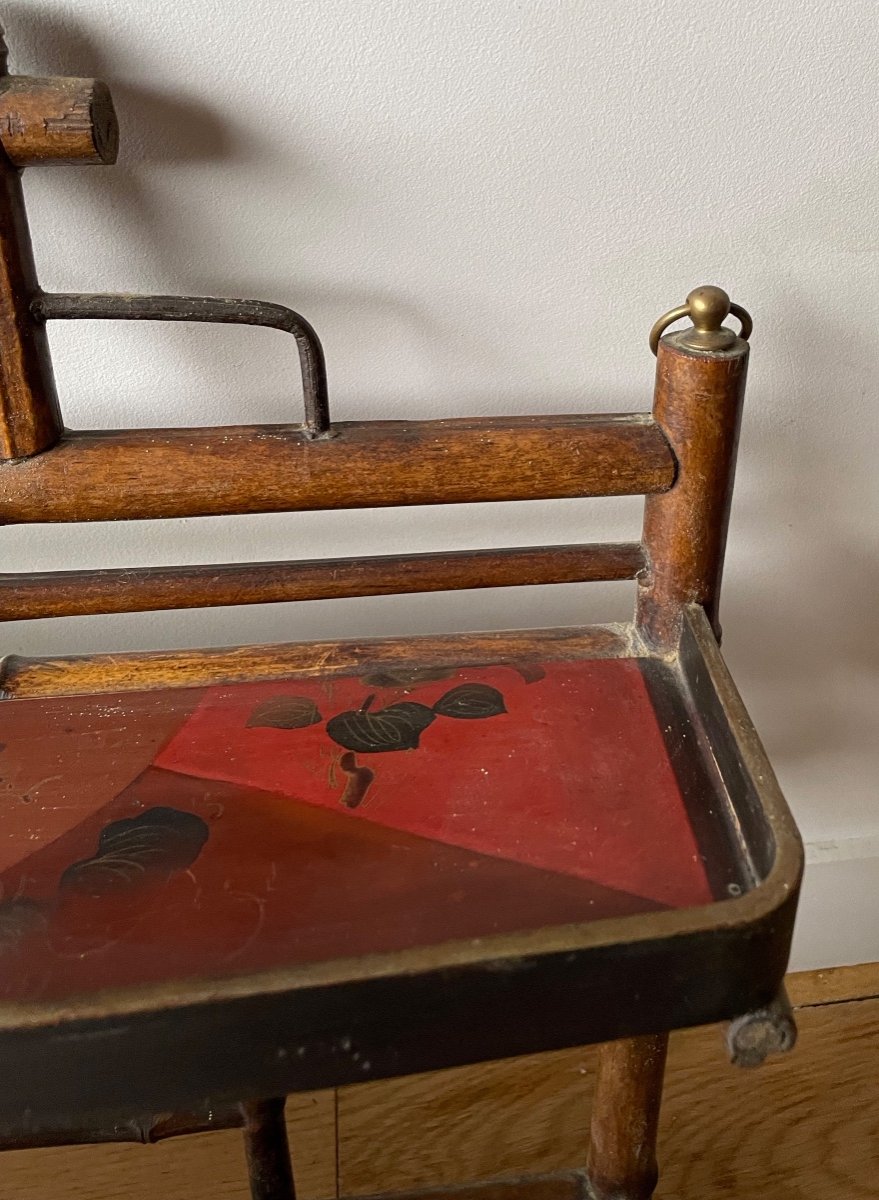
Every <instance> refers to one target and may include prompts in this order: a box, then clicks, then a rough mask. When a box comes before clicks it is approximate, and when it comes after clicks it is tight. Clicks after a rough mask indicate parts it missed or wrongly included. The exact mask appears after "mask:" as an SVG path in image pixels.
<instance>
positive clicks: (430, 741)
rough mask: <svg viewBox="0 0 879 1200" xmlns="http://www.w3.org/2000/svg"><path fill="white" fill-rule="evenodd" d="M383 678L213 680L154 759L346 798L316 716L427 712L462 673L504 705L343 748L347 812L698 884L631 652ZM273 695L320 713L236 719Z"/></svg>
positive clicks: (686, 898) (694, 851) (337, 752)
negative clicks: (287, 724) (351, 802)
mask: <svg viewBox="0 0 879 1200" xmlns="http://www.w3.org/2000/svg"><path fill="white" fill-rule="evenodd" d="M536 675H540V677H539V678H534V676H536ZM386 677H387V676H386V673H382V672H379V673H378V674H377V675H376V676H372V677H369V676H367V677H366V678H365V679H360V678H357V677H354V678H350V677H346V678H335V679H331V680H296V681H291V682H289V683H282V684H278V683H277V682H273V683H270V684H266V683H261V684H254V685H242V686H238V687H235V688H216V689H213V690H211V691H209V692H208V693H207V694H206V695H205V697H204V699H203V700H202V702H201V704H200V705H199V707H198V708H197V710H196V711H195V713H194V714H193V715H192V717H191V718H190V719H189V721H187V722H186V724H185V725H184V726H183V728H182V729H181V730H180V732H179V733H178V735H177V736H176V737H175V738H173V739H172V740H171V742H170V744H169V745H168V746H167V747H166V748H165V750H164V751H163V752H162V753H161V754H159V755H158V757H157V759H156V763H157V765H158V766H162V767H165V768H167V769H169V770H174V771H179V772H181V773H183V774H190V775H201V776H204V777H205V778H210V779H225V780H229V781H233V782H236V783H243V784H249V785H251V786H253V787H258V788H262V789H264V790H265V791H276V792H281V793H283V794H284V795H288V796H292V797H295V798H296V799H299V800H302V801H304V802H305V803H308V804H319V805H321V806H324V807H327V808H331V809H333V810H335V811H346V808H345V806H344V805H343V804H342V798H343V796H344V794H345V789H346V787H347V786H348V783H349V778H350V776H349V775H348V773H346V771H345V770H343V756H344V755H345V747H343V746H341V745H339V744H338V743H337V742H336V741H334V740H333V738H332V737H330V736H328V733H327V727H326V722H327V721H328V720H329V719H330V718H333V717H338V716H339V714H342V713H346V712H354V711H356V710H358V709H360V708H361V707H362V706H363V704H364V702H365V701H367V700H368V699H369V697H370V696H373V697H374V699H373V700H372V703H371V704H370V706H369V708H368V710H367V715H369V714H370V713H377V714H379V717H380V714H381V713H382V712H383V711H384V710H387V709H390V708H393V707H394V706H398V705H400V704H418V705H420V706H423V707H424V708H425V709H432V708H433V707H434V706H437V705H438V706H439V708H440V710H442V707H443V698H444V697H446V696H448V695H449V694H450V693H453V692H454V691H455V690H456V689H457V688H459V687H460V686H461V685H462V684H471V685H472V684H477V685H479V686H481V687H485V688H489V689H492V690H493V691H494V692H496V693H497V695H499V696H500V697H501V699H502V703H503V708H504V710H505V711H502V712H497V713H495V714H494V715H487V716H483V717H479V718H475V717H471V718H469V719H468V718H464V719H462V718H460V717H458V718H456V717H452V716H441V715H440V716H436V717H435V719H433V720H432V721H431V723H430V724H429V725H428V726H427V727H426V728H424V729H423V731H422V732H421V733H420V736H419V738H418V745H417V748H413V749H404V750H392V751H387V752H384V753H382V752H378V753H360V752H355V758H356V764H357V766H358V767H360V768H366V769H367V770H369V771H371V772H372V773H373V776H374V778H373V779H372V781H371V783H370V785H369V787H368V789H367V790H366V793H365V795H364V797H363V799H362V801H361V803H360V804H359V805H358V807H356V808H355V809H353V810H347V811H350V812H351V815H352V817H353V818H354V819H356V820H365V821H371V822H376V823H378V824H382V825H388V826H390V827H392V828H395V829H404V830H407V831H408V832H410V833H415V834H419V835H421V836H423V837H429V838H435V839H437V840H439V841H443V842H448V843H450V844H452V845H456V846H462V847H465V848H467V849H470V850H476V851H478V852H479V853H481V854H492V855H496V856H498V857H501V858H509V859H513V860H515V861H517V862H522V863H528V864H530V865H531V866H537V867H541V868H545V869H548V870H552V871H562V872H565V873H569V874H573V875H578V876H580V877H582V878H585V879H591V880H594V881H595V882H596V883H601V884H603V885H605V886H607V887H613V888H621V889H623V890H625V891H629V892H635V893H637V894H639V895H642V896H649V897H651V898H652V899H654V900H657V901H659V902H660V903H662V904H669V905H689V904H700V903H703V902H706V901H708V900H709V899H710V898H711V897H710V894H709V891H708V885H707V882H706V878H705V872H704V869H703V865H702V862H701V859H700V856H699V851H698V847H697V845H696V840H695V837H694V835H693V831H692V829H691V828H690V823H689V820H688V818H687V814H686V810H685V808H684V805H683V802H682V800H681V794H680V790H679V788H678V784H677V780H676V779H675V775H674V771H673V770H672V767H671V764H670V763H669V760H668V754H667V752H666V749H665V745H664V743H663V739H662V734H661V731H660V729H659V727H658V724H657V721H656V718H655V716H654V713H653V708H652V706H651V703H650V699H649V696H648V694H647V690H646V687H645V685H644V681H643V678H642V676H641V672H640V670H639V668H638V664H637V662H635V661H629V660H617V659H613V660H587V661H575V662H550V663H546V664H543V665H542V666H541V667H539V668H535V667H529V668H528V669H526V670H525V671H524V673H523V672H520V671H519V670H516V669H515V668H513V667H500V666H492V667H484V668H481V669H475V668H467V669H466V670H462V671H457V672H451V673H449V677H447V678H445V679H442V680H435V681H431V682H426V683H421V684H415V685H410V686H396V687H395V686H379V685H380V683H381V681H382V679H383V678H386ZM283 696H287V697H300V698H302V700H303V701H305V702H308V703H312V704H313V705H314V706H315V708H316V710H317V713H318V714H320V716H321V717H322V718H323V720H321V721H320V722H315V723H314V724H311V725H307V726H305V727H302V728H296V729H275V728H266V727H260V726H256V727H254V726H251V727H248V721H250V720H252V719H254V718H253V714H254V712H255V711H256V712H257V716H256V718H255V719H256V720H259V719H260V718H259V715H258V710H259V706H260V705H264V704H266V703H267V702H269V701H271V700H272V699H273V698H278V697H283ZM453 700H454V696H453ZM450 707H451V708H452V710H453V711H454V704H452V705H451V706H450ZM485 707H486V708H488V709H490V707H491V706H490V705H486V706H485ZM407 732H408V730H407ZM390 733H391V734H393V730H390Z"/></svg>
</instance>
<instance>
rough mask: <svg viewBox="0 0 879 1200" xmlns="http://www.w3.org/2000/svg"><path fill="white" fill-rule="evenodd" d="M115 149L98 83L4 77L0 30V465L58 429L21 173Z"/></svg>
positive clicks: (41, 444) (52, 439)
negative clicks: (36, 310) (37, 306)
mask: <svg viewBox="0 0 879 1200" xmlns="http://www.w3.org/2000/svg"><path fill="white" fill-rule="evenodd" d="M117 142H118V136H117V125H116V117H115V113H114V111H113V105H112V101H111V100H110V94H109V92H108V91H107V89H106V87H105V86H104V85H103V84H102V83H99V82H98V81H96V80H91V79H28V78H26V77H24V76H11V75H8V74H7V73H6V46H5V43H4V42H3V36H2V30H0V460H9V459H17V458H28V457H30V456H31V455H34V454H39V452H40V451H41V450H46V449H48V448H49V447H50V446H53V445H54V444H55V443H56V442H57V441H58V438H59V437H60V435H61V429H62V421H61V412H60V409H59V406H58V397H57V394H56V392H55V382H54V378H53V375H52V364H51V359H50V356H49V345H48V340H47V338H46V331H45V326H44V324H43V322H42V320H40V319H39V317H38V316H37V315H36V314H35V313H34V311H33V310H32V304H33V302H34V301H35V300H36V298H37V297H38V295H39V285H38V283H37V274H36V269H35V267H34V259H33V252H32V249H31V239H30V230H29V229H28V223H27V215H26V213H25V208H24V198H23V195H22V189H21V176H20V173H19V172H20V169H21V168H22V167H25V166H30V165H32V164H34V163H43V162H101V163H104V162H112V161H113V160H114V158H115V156H116V146H117Z"/></svg>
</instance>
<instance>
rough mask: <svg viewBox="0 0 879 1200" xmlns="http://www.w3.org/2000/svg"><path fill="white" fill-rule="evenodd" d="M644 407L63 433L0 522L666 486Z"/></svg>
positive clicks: (3, 493) (476, 499)
mask: <svg viewBox="0 0 879 1200" xmlns="http://www.w3.org/2000/svg"><path fill="white" fill-rule="evenodd" d="M674 477H675V460H674V456H673V454H672V452H671V450H670V448H669V445H668V442H667V441H666V439H665V435H664V434H663V432H662V430H661V429H660V428H659V426H658V425H656V424H655V423H654V422H653V421H652V420H651V419H650V418H649V417H646V416H641V415H637V414H635V415H626V416H610V417H593V416H570V417H517V418H484V419H469V418H468V419H456V420H449V421H368V422H362V423H348V424H345V423H343V424H339V425H334V426H333V436H331V437H329V438H326V439H310V438H309V437H307V436H306V434H305V433H304V432H303V430H302V427H301V426H295V425H263V426H229V427H225V428H213V429H211V428H205V429H132V430H122V431H109V432H107V431H105V432H98V433H67V434H65V435H64V436H63V437H62V439H61V440H60V441H59V442H58V444H57V445H56V446H54V447H53V449H52V451H51V453H45V454H39V455H36V456H35V457H33V458H30V459H26V460H23V461H20V462H14V463H8V464H5V465H4V466H2V467H0V523H15V522H19V523H30V522H42V521H109V520H134V519H148V518H160V517H171V518H175V517H185V516H216V515H219V514H223V513H259V512H293V511H298V512H303V511H308V510H314V509H340V508H382V507H387V506H391V505H416V504H473V503H480V502H483V501H500V500H537V499H547V500H551V499H559V498H563V497H576V496H621V495H635V494H641V493H644V494H647V493H654V492H662V491H665V490H666V489H667V488H669V487H671V485H672V483H673V482H674Z"/></svg>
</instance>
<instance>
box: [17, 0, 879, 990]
mask: <svg viewBox="0 0 879 1200" xmlns="http://www.w3.org/2000/svg"><path fill="white" fill-rule="evenodd" d="M877 18H879V9H877V6H876V3H875V0H847V2H844V3H831V4H828V3H826V0H820V2H819V0H783V2H781V3H779V0H773V2H772V3H770V2H769V0H756V2H753V0H752V2H750V3H749V2H748V0H743V2H741V3H739V4H737V5H729V4H719V3H703V4H699V5H695V4H693V5H690V4H683V3H680V2H677V3H673V2H672V0H610V2H609V3H608V2H604V3H598V2H597V0H542V2H541V0H532V3H530V4H511V3H510V2H509V0H447V2H445V3H443V2H441V0H417V2H416V3H412V0H298V2H293V0H287V2H286V3H285V2H284V0H189V2H188V3H184V4H181V3H180V0H151V2H148V3H143V2H141V3H135V2H134V0H128V2H127V3H126V2H124V0H39V2H37V0H33V3H31V0H28V2H27V3H25V2H24V0H17V2H9V3H4V4H3V19H4V22H5V24H6V26H7V31H8V39H9V42H10V46H11V48H12V63H13V67H14V69H16V70H18V71H26V72H31V73H53V72H54V73H64V72H66V73H69V74H95V75H100V76H103V77H104V78H106V79H107V80H108V81H109V82H110V83H111V84H112V85H113V88H114V93H115V95H116V98H117V103H118V108H119V111H120V117H121V121H122V129H123V149H122V154H121V161H120V164H119V165H118V166H117V167H116V168H114V169H112V170H109V171H104V170H98V169H94V168H90V169H76V170H73V169H65V170H55V169H51V170H50V169H46V170H44V171H42V172H40V171H36V170H34V171H32V172H30V173H29V174H28V175H27V177H26V180H27V182H26V186H27V193H28V197H29V200H30V204H31V211H32V221H33V229H34V238H35V246H36V253H37V258H38V263H39V267H40V269H41V273H42V280H43V283H44V286H46V287H48V288H53V289H59V290H78V289H83V290H102V289H107V290H115V289H119V290H131V291H169V292H195V293H219V294H223V293H226V294H232V295H255V296H262V297H265V298H267V299H273V300H277V301H281V302H285V303H288V304H291V305H293V306H294V307H297V308H299V309H300V310H301V311H303V312H304V313H306V314H307V315H308V316H309V317H310V319H311V320H312V321H313V322H314V323H315V324H316V326H317V328H318V330H319V331H320V333H321V335H322V337H323V339H324V342H325V346H326V351H327V356H328V361H329V370H330V382H331V388H332V402H333V412H334V415H335V416H336V417H337V418H353V417H366V416H372V417H388V416H400V417H403V416H406V417H439V416H447V415H463V414H473V413H505V412H519V413H532V412H552V411H575V410H577V411H582V410H589V409H595V410H599V411H605V410H606V411H617V410H622V409H629V408H645V407H647V406H648V405H649V399H650V388H651V382H652V370H653V360H652V359H651V357H650V355H649V352H648V350H647V348H646V340H645V339H646V334H647V331H648V329H649V327H650V324H651V322H652V321H653V320H654V318H655V317H656V316H657V315H658V314H659V313H660V312H662V311H663V310H664V309H666V308H668V307H670V306H671V305H673V304H677V303H679V302H680V301H681V300H682V298H683V296H684V295H685V294H686V293H687V291H688V290H689V289H690V288H691V287H693V286H694V285H696V284H699V283H703V282H716V283H720V284H722V285H723V286H725V287H727V288H728V289H729V290H730V291H731V292H732V293H733V295H734V298H735V299H737V300H739V301H740V302H742V303H744V304H746V305H747V306H748V307H750V308H751V310H752V311H753V314H754V318H755V332H754V337H753V346H754V354H753V359H752V370H751V380H752V382H751V387H750V392H749V399H748V406H747V417H746V429H745V434H744V438H743V444H742V453H741V468H740V479H739V487H738V493H737V503H736V508H735V515H734V524H733V529H732V535H731V545H730V555H729V564H728V567H729V569H728V584H727V589H726V603H725V615H724V625H725V628H726V636H727V642H726V649H727V655H728V658H729V661H730V663H731V665H732V667H733V669H734V672H735V674H736V676H737V679H738V680H739V683H740V686H741V688H742V690H743V692H744V695H745V698H746V700H747V701H748V703H749V705H750V707H751V709H752V712H753V714H754V716H755V718H756V720H757V723H758V726H759V728H760V730H761V732H762V733H763V736H764V738H765V741H766V743H767V746H768V748H769V750H770V753H771V756H772V758H773V760H774V762H775V764H776V765H777V769H778V771H779V774H780V776H781V779H782V783H783V784H784V786H785V788H786V791H787V794H788V796H789V798H790V801H791V803H792V804H793V806H794V808H795V810H796V814H797V816H798V818H799V821H800V824H801V827H802V830H803V832H804V835H805V837H806V839H807V841H808V842H809V843H810V858H812V859H813V860H816V861H817V864H818V865H816V866H815V867H814V869H813V870H812V872H811V874H810V877H809V885H808V887H807V891H806V897H805V902H804V907H803V919H802V921H801V924H800V932H799V940H798V943H797V953H796V958H795V962H796V964H797V965H799V966H809V965H819V964H828V963H830V962H841V961H852V960H855V959H858V958H865V959H876V958H879V929H877V921H876V915H877V901H876V895H877V886H879V804H877V803H876V800H877V778H879V755H877V744H879V736H877V734H879V730H877V727H876V713H877V710H879V648H877V647H879V639H877V621H876V608H877V605H876V597H877V591H879V539H877V532H876V530H877V524H879V506H877V495H876V488H875V467H874V463H875V459H876V454H877V448H879V427H877V421H879V405H877V402H876V401H877V397H876V392H877V384H879V353H877V349H879V347H877V342H879V331H877V326H879V323H877V308H876V303H875V298H876V295H877V283H879V272H877V257H876V251H877V229H879V220H877V187H876V184H877V175H876V160H875V151H876V142H875V131H876V121H877V117H879V111H877V101H876V96H877V89H876V84H875V41H876V34H877ZM865 298H866V299H865ZM53 345H54V347H55V349H56V353H57V371H58V378H59V384H60V388H61V392H62V396H63V399H64V404H65V413H66V416H67V419H68V422H69V423H70V424H72V425H79V426H102V425H111V426H112V425H119V424H129V425H139V424H140V425H149V424H153V423H170V424H181V425H185V424H217V423H224V422H229V423H234V422H242V421H257V420H265V421H278V420H286V419H298V412H299V408H298V404H299V401H298V392H297V388H296V386H295V378H296V368H295V357H294V355H293V351H292V347H291V345H288V344H286V342H285V341H284V339H283V338H282V336H281V335H279V334H274V333H270V332H265V331H233V332H225V333H222V332H219V331H215V330H208V329H204V328H187V327H166V328H157V327H152V328H148V327H141V328H136V327H131V326H127V327H117V328H114V327H109V326H91V325H88V326H85V325H79V326H76V327H56V328H55V329H54V330H53ZM638 514H639V504H638V502H637V501H635V500H631V499H630V500H624V501H607V500H605V501H590V502H568V503H564V502H560V503H555V504H534V505H526V506H515V507H511V506H503V507H502V508H500V509H498V510H496V511H494V510H492V509H491V508H490V507H489V506H485V507H478V508H475V509H471V510H469V511H466V512H465V511H461V510H457V509H448V510H439V511H432V512H430V511H422V512H413V511H410V512H403V513H396V514H395V513H384V514H376V513H362V514H357V515H353V516H352V515H351V514H329V515H309V516H290V517H263V518H255V519H251V518H232V519H228V520H209V521H203V522H184V521H178V522H173V523H170V524H169V525H166V526H151V527H147V526H142V525H133V526H119V527H116V528H106V527H102V528H97V527H96V528H93V529H90V530H86V531H79V533H78V534H77V535H76V536H73V535H72V534H71V532H70V530H67V529H53V530H48V531H39V532H38V533H35V531H33V530H11V531H6V532H5V533H4V535H3V536H4V544H5V545H6V547H7V548H8V550H7V553H8V559H7V561H9V563H10V565H14V566H15V567H17V568H27V567H31V568H40V567H42V568H50V567H63V566H72V565H74V564H85V563H88V564H92V565H96V566H97V565H112V564H116V563H134V562H139V561H141V562H142V561H148V562H177V561H187V560H202V561H210V560H211V559H217V558H228V559H244V560H247V559H253V558H270V557H273V556H279V555H284V556H290V557H292V556H296V555H300V554H317V555H320V554H325V553H357V552H359V551H363V552H369V551H379V550H384V549H386V548H388V547H390V546H395V547H400V548H415V547H422V546H424V547H427V546H432V547H438V548H441V547H446V546H452V545H457V546H463V545H468V546H470V545H491V544H502V543H507V544H510V543H513V544H516V543H525V542H543V541H555V540H565V539H571V540H576V539H578V538H581V537H592V536H606V535H614V534H615V535H620V536H624V537H625V536H629V535H631V534H633V533H635V531H636V530H637V528H638ZM629 605H630V593H629V590H628V587H627V586H624V585H614V586H612V587H611V586H608V587H607V588H605V589H604V590H603V591H601V590H599V591H597V592H596V591H595V590H594V589H593V590H589V589H588V588H587V587H574V586H571V587H564V588H556V589H552V590H551V591H549V592H547V593H544V594H539V593H535V592H533V591H526V590H520V591H516V592H509V593H497V592H483V593H477V594H474V595H471V596H469V597H468V596H458V597H448V596H440V597H437V596H433V597H430V596H428V597H418V598H414V599H411V598H410V599H403V600H375V601H370V600H361V601H338V602H333V603H327V604H322V605H318V604H315V605H311V606H301V607H299V608H291V607H288V608H284V607H266V608H262V609H251V610H245V611H241V612H238V611H227V610H221V611H217V612H213V613H208V614H198V615H194V614H183V615H181V614H162V615H157V616H138V617H126V618H115V619H113V618H111V619H109V620H106V621H103V622H100V623H97V622H95V621H93V620H92V621H89V620H88V619H80V620H71V621H66V622H58V623H55V624H54V625H52V624H50V625H46V626H44V627H40V626H37V625H33V626H20V627H17V628H13V627H7V628H5V629H4V631H3V633H4V638H3V649H4V650H10V649H16V650H20V651H25V652H34V653H39V652H45V651H52V650H55V649H60V648H65V649H68V650H69V649H71V648H72V649H78V650H90V649H97V648H110V647H112V648H126V647H140V646H148V645H154V646H155V645H178V644H185V643H187V642H190V643H192V644H205V643H210V642H214V643H220V642H227V643H233V642H240V641H248V640H260V639H263V638H285V639H294V638H300V637H302V638H310V637H317V636H324V635H329V636H333V635H337V634H346V633H348V634H366V633H386V632H393V631H399V630H400V629H403V630H407V631H408V630H411V631H431V630H437V629H455V628H466V627H468V626H470V627H473V626H476V627H483V628H490V627H508V626H511V625H512V626H521V625H525V624H528V623H541V622H547V623H550V622H564V621H570V622H577V621H580V620H583V619H592V618H598V619H601V618H604V617H610V618H613V617H626V616H627V615H628V611H629Z"/></svg>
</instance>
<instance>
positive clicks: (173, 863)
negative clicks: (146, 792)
mask: <svg viewBox="0 0 879 1200" xmlns="http://www.w3.org/2000/svg"><path fill="white" fill-rule="evenodd" d="M207 838H208V827H207V825H206V824H205V822H204V821H203V820H202V819H201V817H198V816H196V815H195V814H194V813H188V812H181V811H180V810H179V809H176V808H163V807H159V808H150V809H148V810H147V811H146V812H145V813H143V814H142V815H141V816H139V817H129V818H127V819H125V820H123V821H114V822H113V823H112V824H110V825H106V826H105V827H104V828H103V829H102V830H101V835H100V838H99V840H98V850H97V853H96V854H95V855H94V857H92V858H87V859H84V860H83V861H82V862H77V863H73V865H72V866H69V867H68V868H67V870H66V871H65V872H64V874H63V875H62V876H61V881H60V884H59V888H60V890H61V891H62V892H64V891H78V892H86V893H88V894H90V895H93V896H100V895H104V894H106V893H107V892H115V891H119V890H122V889H125V888H128V887H131V886H132V885H135V884H139V883H143V882H146V881H147V880H155V879H157V878H158V879H161V878H163V877H167V876H168V875H170V874H171V873H172V871H182V870H185V869H186V868H187V867H189V866H191V865H192V863H194V862H195V860H196V858H198V855H199V853H200V851H201V849H202V847H203V846H204V844H205V842H206V841H207Z"/></svg>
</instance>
